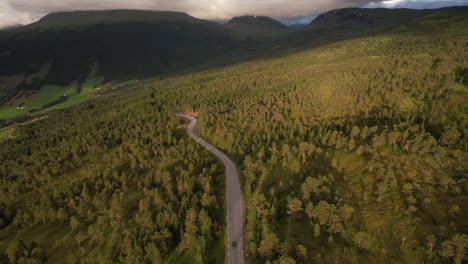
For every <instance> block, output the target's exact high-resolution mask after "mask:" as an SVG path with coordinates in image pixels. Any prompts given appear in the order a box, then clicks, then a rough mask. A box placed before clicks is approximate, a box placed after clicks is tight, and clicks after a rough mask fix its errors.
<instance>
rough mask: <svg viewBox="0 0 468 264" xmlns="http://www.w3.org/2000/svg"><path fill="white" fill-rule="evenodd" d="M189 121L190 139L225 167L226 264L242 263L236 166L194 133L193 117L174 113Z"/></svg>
mask: <svg viewBox="0 0 468 264" xmlns="http://www.w3.org/2000/svg"><path fill="white" fill-rule="evenodd" d="M175 115H176V116H180V117H183V118H186V119H189V120H190V125H189V126H188V127H187V131H188V134H189V135H190V137H192V138H193V139H195V140H196V141H197V142H198V143H199V144H200V145H202V146H203V147H205V148H206V149H208V150H209V151H210V152H211V153H213V154H214V155H215V156H216V157H218V158H219V159H220V160H221V161H222V162H223V163H224V166H225V167H226V222H227V233H228V238H227V260H228V264H243V263H244V200H243V198H242V191H241V187H240V182H239V175H238V173H237V169H236V166H235V165H234V162H232V161H231V159H230V158H229V157H228V156H227V155H226V154H224V153H223V152H221V151H220V150H219V149H217V148H215V147H213V146H211V145H210V144H209V143H208V142H206V141H205V140H203V139H202V138H201V137H199V136H198V135H197V134H196V133H195V126H196V124H197V119H196V118H195V117H193V116H190V115H186V114H181V113H175Z"/></svg>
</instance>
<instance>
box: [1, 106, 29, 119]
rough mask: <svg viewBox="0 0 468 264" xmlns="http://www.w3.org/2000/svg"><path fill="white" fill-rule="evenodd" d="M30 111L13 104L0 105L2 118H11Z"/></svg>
mask: <svg viewBox="0 0 468 264" xmlns="http://www.w3.org/2000/svg"><path fill="white" fill-rule="evenodd" d="M26 112H28V109H16V107H13V106H1V107H0V119H9V118H12V117H15V116H20V115H23V114H25V113H26Z"/></svg>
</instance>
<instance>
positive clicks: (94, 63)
mask: <svg viewBox="0 0 468 264" xmlns="http://www.w3.org/2000/svg"><path fill="white" fill-rule="evenodd" d="M238 46H240V43H239V41H238V39H237V38H236V34H235V33H233V32H232V30H230V29H228V28H226V27H224V26H223V25H219V24H217V23H214V22H209V21H205V20H200V19H196V18H194V17H191V16H189V15H187V14H184V13H177V12H158V11H139V10H108V11H78V12H60V13H52V14H49V15H47V16H45V17H44V18H42V19H41V20H39V21H38V22H36V23H33V24H30V25H28V26H24V27H21V28H17V29H13V30H7V31H2V32H1V34H0V58H1V59H0V76H1V79H0V84H2V83H3V84H4V85H3V86H2V87H3V88H1V90H0V104H1V103H2V102H5V101H7V100H8V98H10V97H11V96H12V95H14V91H15V89H16V90H18V89H19V90H35V89H38V88H39V87H40V86H41V85H44V84H58V85H68V84H70V83H71V82H73V81H78V82H83V81H85V80H86V79H87V78H88V77H90V75H93V76H102V77H104V78H105V80H119V79H126V78H139V77H143V76H155V75H156V76H157V75H164V74H167V73H169V72H172V71H176V70H178V69H183V68H186V67H189V66H191V65H194V64H197V63H200V61H204V60H206V58H208V57H216V55H219V54H224V53H226V52H228V51H230V50H232V49H234V48H236V47H238ZM18 76H20V77H18ZM21 76H22V77H21ZM28 76H29V77H28ZM91 77H92V76H91ZM18 78H19V79H18ZM13 79H14V80H13ZM5 84H7V85H5ZM7 86H8V87H7ZM12 90H13V92H12Z"/></svg>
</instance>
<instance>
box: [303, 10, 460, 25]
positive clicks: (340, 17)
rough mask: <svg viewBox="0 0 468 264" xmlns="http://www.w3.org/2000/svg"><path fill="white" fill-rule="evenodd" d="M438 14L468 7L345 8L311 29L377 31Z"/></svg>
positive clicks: (325, 16) (317, 21)
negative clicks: (343, 28)
mask: <svg viewBox="0 0 468 264" xmlns="http://www.w3.org/2000/svg"><path fill="white" fill-rule="evenodd" d="M438 12H468V7H467V6H461V7H448V8H440V9H423V10H417V9H404V8H400V9H387V8H343V9H336V10H332V11H329V12H326V13H323V14H321V15H319V16H318V17H317V18H316V19H314V20H313V21H312V22H311V23H310V26H311V28H315V29H317V28H327V29H335V28H337V27H346V28H348V29H349V28H356V27H357V28H360V29H361V30H375V29H379V28H385V27H390V26H394V25H398V24H401V23H405V22H408V21H410V20H413V19H415V18H418V17H422V16H426V15H430V14H433V13H438Z"/></svg>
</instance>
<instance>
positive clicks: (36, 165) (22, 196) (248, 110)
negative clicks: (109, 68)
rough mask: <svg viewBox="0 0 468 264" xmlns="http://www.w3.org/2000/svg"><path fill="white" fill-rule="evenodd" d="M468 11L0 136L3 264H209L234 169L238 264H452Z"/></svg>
mask: <svg viewBox="0 0 468 264" xmlns="http://www.w3.org/2000/svg"><path fill="white" fill-rule="evenodd" d="M467 30H468V15H466V14H463V13H438V14H433V15H430V16H425V17H421V18H418V19H416V20H413V21H411V22H409V23H406V24H403V25H399V26H394V27H393V28H391V29H385V30H382V31H378V32H376V33H373V34H372V35H367V36H365V37H361V38H353V39H350V40H344V41H339V42H334V43H328V44H326V45H322V46H314V48H311V49H308V50H306V51H302V52H300V53H296V54H291V55H288V56H283V57H278V58H274V59H264V60H252V61H250V62H245V63H241V64H236V65H231V66H226V67H222V68H217V69H211V70H207V71H203V72H198V73H191V74H186V75H181V76H178V77H173V78H167V79H159V78H158V79H153V80H147V81H144V82H141V83H138V84H136V85H133V86H131V87H127V88H125V89H122V90H120V91H118V92H114V93H107V94H103V95H102V96H100V97H98V98H94V99H93V100H90V101H87V102H85V103H82V104H80V105H77V106H72V107H70V108H68V109H65V110H60V111H56V112H52V113H50V114H49V115H48V118H45V119H42V120H39V121H37V122H34V123H29V124H25V125H22V126H18V127H16V128H15V130H14V131H10V133H12V136H14V137H12V138H10V139H8V140H3V141H1V142H0V179H1V182H0V262H2V263H3V262H7V263H8V262H10V263H25V262H27V261H31V262H32V261H35V263H41V262H48V263H63V262H68V263H160V262H161V261H163V263H164V262H165V263H188V262H190V263H222V261H223V259H224V250H223V249H224V246H225V245H224V238H225V234H224V233H225V229H224V220H223V219H224V218H223V217H224V211H223V205H224V197H223V195H224V191H225V189H224V182H223V181H224V175H223V168H222V166H221V165H220V164H219V163H218V161H216V159H215V157H213V156H212V155H211V154H210V153H209V152H208V151H206V150H205V149H203V148H201V147H199V146H198V145H196V142H193V141H192V140H191V139H189V137H188V136H187V134H186V132H185V130H183V129H182V127H180V126H181V125H183V124H184V122H185V121H183V120H180V119H179V118H178V117H175V116H173V113H174V112H178V111H185V112H196V113H197V115H198V116H199V121H198V124H199V128H198V131H199V133H200V135H201V136H202V137H203V138H205V139H206V140H207V141H209V142H210V143H212V144H213V145H214V146H216V147H219V148H220V149H222V150H223V151H225V152H226V153H227V154H228V155H229V156H230V157H232V158H233V160H234V161H235V162H236V164H237V165H238V167H239V169H240V172H241V177H242V182H243V187H244V190H243V191H244V195H245V201H246V207H247V212H246V218H247V219H246V221H247V230H246V242H247V243H246V244H247V248H246V251H247V252H248V256H249V263H447V264H448V263H462V262H463V261H466V257H465V254H464V250H465V249H466V247H467V243H468V236H467V233H468V223H467V219H468V217H467V214H466V212H467V209H468V206H467V204H468V203H467V193H468V185H467V175H468V172H467V168H468V153H467V151H468V141H467V136H466V135H467V132H468V130H467V129H468V123H467V118H466V116H467V114H468V113H467V103H468V83H467V81H468V60H467V59H468V49H467V46H468V36H467V35H466V34H465V32H466V31H467Z"/></svg>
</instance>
